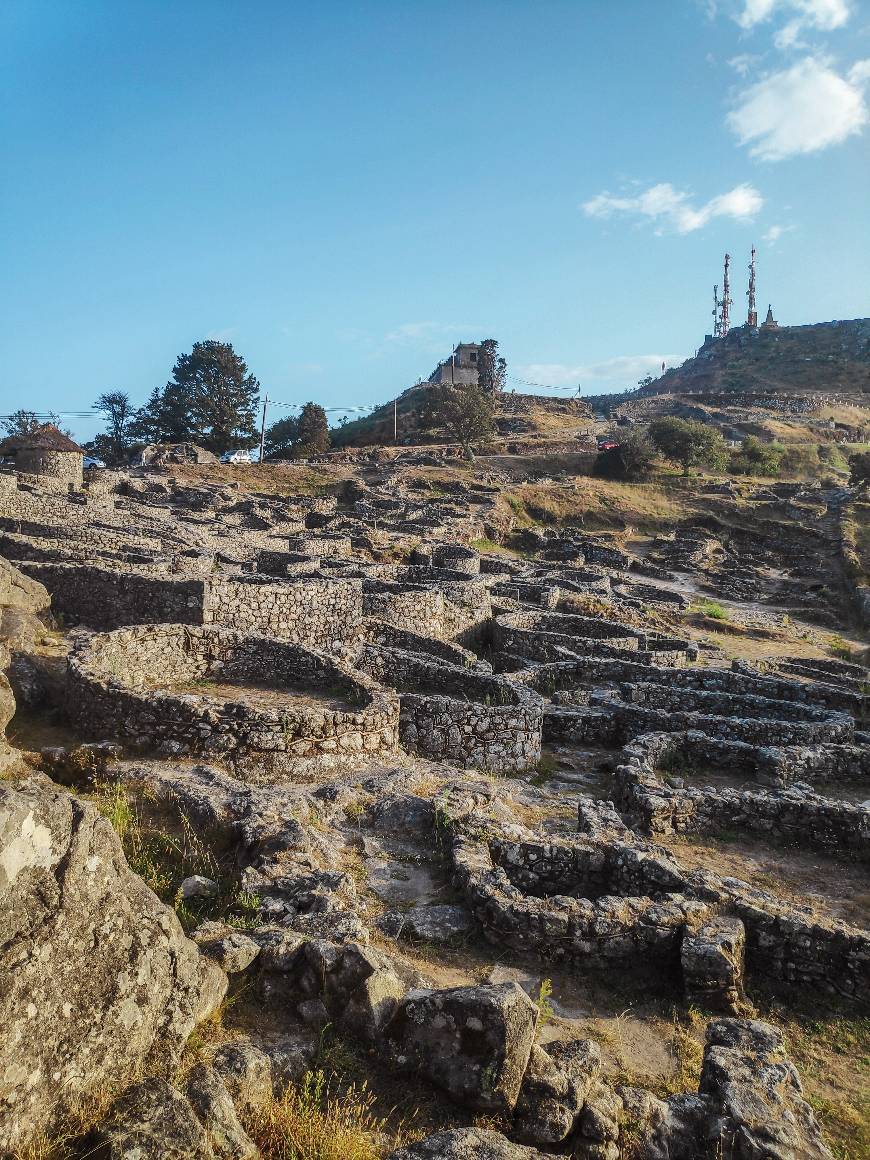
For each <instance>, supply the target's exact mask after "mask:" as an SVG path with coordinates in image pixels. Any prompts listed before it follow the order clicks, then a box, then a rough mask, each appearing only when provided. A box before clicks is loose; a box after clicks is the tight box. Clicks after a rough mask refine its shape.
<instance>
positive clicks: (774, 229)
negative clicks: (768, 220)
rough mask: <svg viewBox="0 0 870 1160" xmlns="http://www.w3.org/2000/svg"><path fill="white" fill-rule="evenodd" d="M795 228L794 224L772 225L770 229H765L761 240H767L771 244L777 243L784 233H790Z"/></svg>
mask: <svg viewBox="0 0 870 1160" xmlns="http://www.w3.org/2000/svg"><path fill="white" fill-rule="evenodd" d="M793 229H794V226H779V225H773V226H771V227H770V229H767V230H765V231H764V233H763V234H762V235H761V240H762V241H763V242H767V244H768V245H770V246H772V245H775V243H776V242H778V241H779V239H780V238H781V237H782V235H783V234H790V233H791V232H792V230H793Z"/></svg>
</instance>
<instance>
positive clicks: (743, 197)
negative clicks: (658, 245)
mask: <svg viewBox="0 0 870 1160" xmlns="http://www.w3.org/2000/svg"><path fill="white" fill-rule="evenodd" d="M763 205H764V199H763V198H762V196H761V194H760V193H759V192H758V190H757V189H755V187H754V186H752V185H746V184H744V185H736V186H735V187H734V189H730V190H728V192H727V193H720V194H717V195H716V197H711V198H710V200H709V201H707V202H704V204H703V205H700V206H699V205H694V204H693V203H692V198H691V194H689V193H687V192H685V191H683V190H679V189H675V188H674V186H673V185H671V184H670V182H662V183H661V184H659V185H653V186H651V187H650V188H649V189H647V190H645V191H644V192H643V193H640V194H637V195H635V196H632V197H614V196H613V195H612V194H610V193H607V192H604V193H599V194H597V195H596V196H595V197H593V198H591V199H590V200H589V201H587V202H584V203H583V205H582V206H581V207H580V208H581V209H582V210H583V212H584V213H585V214H586V215H587V216H588V217H595V218H609V217H612V216H613V215H614V214H627V215H628V216H630V217H634V218H636V219H638V220H640V221H648V222H652V223H653V224H655V225H656V226H657V227H658V228H657V229H656V233H659V234H662V233H665V232H666V231H667V230H672V231H674V232H675V233H678V234H688V233H692V232H693V231H694V230H699V229H701V228H702V227H703V226H705V225H707V223H708V222H709V221H711V220H712V219H713V218H717V217H729V218H732V219H733V220H735V221H748V220H750V219H751V218H753V217H754V216H755V215H756V214H757V213H758V211H759V210H760V209H761V207H762V206H763Z"/></svg>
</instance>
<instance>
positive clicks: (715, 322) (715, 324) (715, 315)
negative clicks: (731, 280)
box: [713, 286, 721, 338]
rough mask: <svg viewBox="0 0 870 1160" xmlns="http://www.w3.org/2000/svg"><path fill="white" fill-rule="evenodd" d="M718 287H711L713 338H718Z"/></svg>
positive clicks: (719, 326)
mask: <svg viewBox="0 0 870 1160" xmlns="http://www.w3.org/2000/svg"><path fill="white" fill-rule="evenodd" d="M720 305H721V304H720V302H719V287H718V286H714V287H713V337H714V338H718V337H719V334H720V328H721V324H720V322H719V306H720Z"/></svg>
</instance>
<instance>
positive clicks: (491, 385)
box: [477, 338, 507, 395]
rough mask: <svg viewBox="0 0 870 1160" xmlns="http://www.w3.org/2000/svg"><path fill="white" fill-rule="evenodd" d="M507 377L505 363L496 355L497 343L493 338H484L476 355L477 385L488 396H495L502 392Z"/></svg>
mask: <svg viewBox="0 0 870 1160" xmlns="http://www.w3.org/2000/svg"><path fill="white" fill-rule="evenodd" d="M506 376H507V362H506V361H505V360H504V359H503V358H501V357H500V355H499V353H498V342H497V341H496V339H494V338H485V339H483V341H482V342H481V344H480V351H479V352H478V355H477V383H478V386H479V387H480V388H481V389H482V390H484V391H489V392H490V394H493V395H494V394H497V393H498V392H499V391H503V390H504V384H505V377H506Z"/></svg>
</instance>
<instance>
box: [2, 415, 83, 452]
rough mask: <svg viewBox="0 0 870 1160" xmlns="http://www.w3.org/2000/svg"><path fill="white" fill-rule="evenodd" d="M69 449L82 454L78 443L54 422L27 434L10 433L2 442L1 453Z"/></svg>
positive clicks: (44, 424)
mask: <svg viewBox="0 0 870 1160" xmlns="http://www.w3.org/2000/svg"><path fill="white" fill-rule="evenodd" d="M29 450H34V451H68V452H72V453H78V454H79V455H81V454H82V449H81V447H79V445H78V443H73V441H72V439H70V437H69V436H68V435H64V433H63V431H60V430H59V429H58V428H57V427H55V425H54V423H43V424H42V426H41V427H36V428H34V430H33V431H29V432H28V433H27V434H26V435H10V436H9V438H8V439H4V440H3V442H2V443H0V455H16V454H17V453H18V452H19V451H29Z"/></svg>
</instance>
